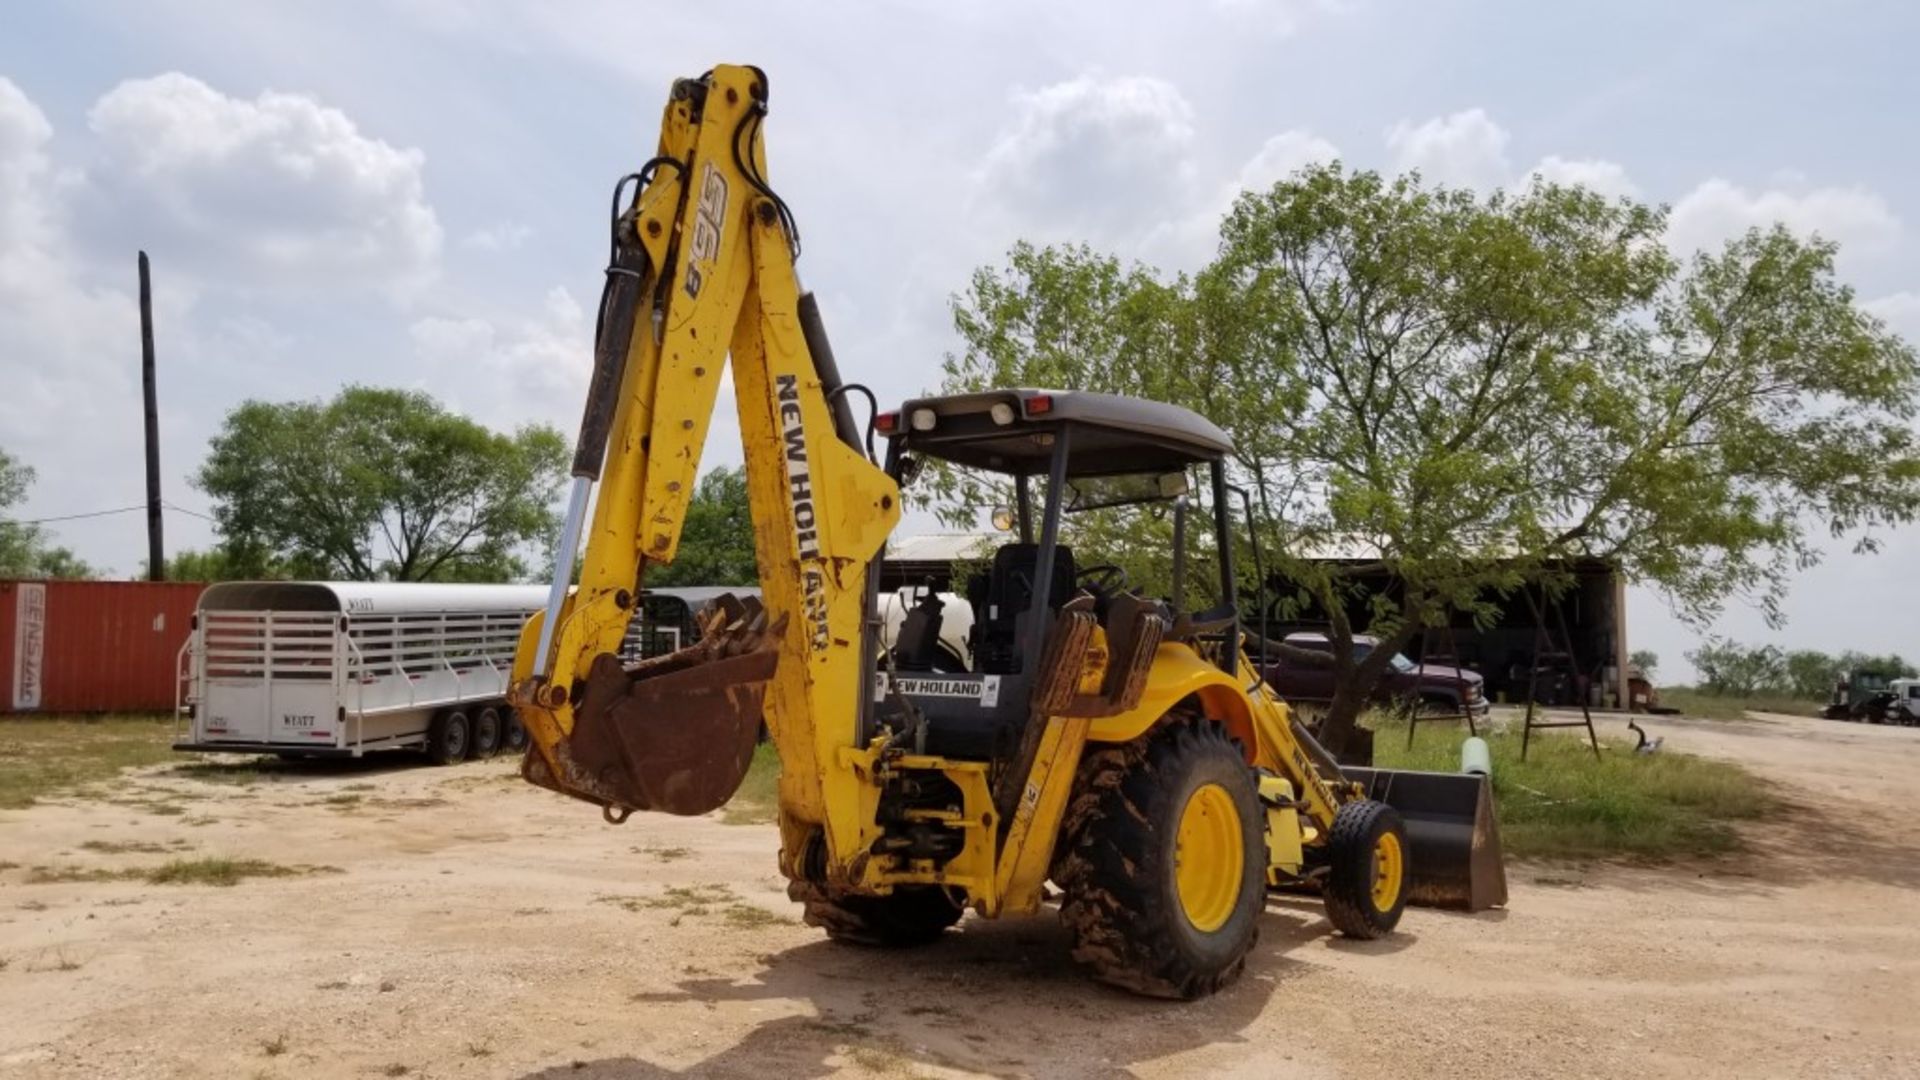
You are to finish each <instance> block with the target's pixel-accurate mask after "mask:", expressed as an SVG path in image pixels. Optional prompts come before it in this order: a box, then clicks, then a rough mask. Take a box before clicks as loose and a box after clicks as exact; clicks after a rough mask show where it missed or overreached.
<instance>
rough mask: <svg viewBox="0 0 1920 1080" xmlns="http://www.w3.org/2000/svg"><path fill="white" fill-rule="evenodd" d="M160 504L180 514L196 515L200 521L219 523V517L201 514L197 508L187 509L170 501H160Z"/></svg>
mask: <svg viewBox="0 0 1920 1080" xmlns="http://www.w3.org/2000/svg"><path fill="white" fill-rule="evenodd" d="M160 505H161V506H164V507H166V508H167V509H169V510H177V511H179V512H180V513H182V514H185V515H187V516H188V517H197V518H199V519H200V520H201V521H211V522H213V523H214V524H216V525H218V524H219V523H220V519H218V518H216V517H214V516H213V515H212V514H203V513H201V512H200V511H198V510H189V509H187V508H186V507H184V506H175V505H173V504H172V503H170V502H162V503H161V504H160Z"/></svg>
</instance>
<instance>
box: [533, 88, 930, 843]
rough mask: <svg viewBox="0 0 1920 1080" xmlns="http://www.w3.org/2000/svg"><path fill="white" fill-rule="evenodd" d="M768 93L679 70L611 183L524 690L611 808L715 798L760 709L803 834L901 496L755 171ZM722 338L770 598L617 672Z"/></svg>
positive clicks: (557, 748) (836, 732) (857, 681)
mask: <svg viewBox="0 0 1920 1080" xmlns="http://www.w3.org/2000/svg"><path fill="white" fill-rule="evenodd" d="M765 110H766V79H765V77H764V76H763V75H762V74H761V73H760V72H759V71H758V70H757V69H754V68H747V67H730V66H722V67H717V68H715V69H714V70H713V71H712V72H710V73H708V74H707V75H706V76H704V77H702V78H701V79H697V80H681V81H680V82H678V83H677V84H676V85H675V87H674V91H673V94H672V97H671V100H669V102H668V104H667V108H666V113H665V115H664V117H663V119H662V124H661V140H660V145H659V148H658V152H657V155H656V156H655V158H654V159H653V160H652V161H651V162H649V163H648V166H647V168H646V169H644V170H643V171H642V172H641V173H640V174H637V176H636V177H630V178H629V180H635V181H637V190H636V192H635V196H634V199H633V202H632V204H631V206H628V207H624V208H623V207H620V206H619V205H618V199H619V198H620V192H616V208H615V212H616V217H615V220H614V224H613V252H612V257H611V259H610V263H609V268H608V283H607V290H606V295H605V297H604V298H603V301H602V306H601V312H600V320H599V330H598V334H597V340H596V345H595V366H594V374H593V378H592V381H591V384H590V390H589V395H588V401H587V405H586V409H585V413H584V416H583V419H582V423H581V429H580V440H579V444H578V447H577V449H576V453H575V459H574V477H575V493H574V498H573V500H572V502H571V503H570V513H569V519H570V521H571V522H577V521H579V520H580V519H581V517H582V516H583V513H584V506H585V503H586V497H585V492H586V490H587V489H588V488H589V487H590V486H591V485H593V484H594V483H595V481H598V482H599V497H598V500H597V502H595V503H594V506H593V511H592V517H591V519H590V521H588V522H587V523H586V525H585V528H584V532H585V536H586V552H585V558H584V561H583V563H582V565H581V568H580V574H579V586H578V588H577V590H575V591H573V592H572V593H571V595H569V594H568V592H567V589H566V575H567V572H568V570H567V568H570V567H571V566H572V564H573V558H574V547H573V540H572V538H571V536H570V535H563V537H562V541H561V545H560V549H559V550H558V551H557V552H556V553H555V567H556V574H555V579H556V587H555V590H554V592H555V596H554V601H553V603H552V604H550V607H549V610H548V612H547V613H546V615H544V616H542V617H537V618H536V619H535V620H534V621H533V622H532V623H530V624H529V627H528V629H527V631H526V634H525V635H524V636H523V641H522V646H521V650H520V653H519V655H518V656H517V658H516V662H515V667H514V678H513V681H514V690H513V694H514V702H515V704H516V706H517V707H518V708H519V709H520V713H521V716H522V719H523V721H524V722H525V724H526V727H527V730H528V732H529V734H530V735H531V737H532V743H533V753H532V754H530V755H529V757H528V763H529V766H528V777H529V779H532V780H534V781H535V782H536V783H540V784H542V785H544V786H548V787H552V788H554V789H556V790H559V791H563V792H565V793H567V794H570V795H574V796H577V797H579V798H583V799H587V800H589V801H592V802H596V803H599V804H601V805H602V806H603V807H605V808H607V811H608V812H609V814H610V815H613V816H624V815H625V814H626V813H627V812H630V811H632V810H643V809H661V810H667V811H670V812H675V813H704V812H706V811H707V810H711V809H713V808H714V807H715V806H717V805H719V803H721V802H724V801H725V799H726V797H727V796H728V795H730V794H731V793H732V791H733V789H734V787H736V786H737V785H738V782H739V780H740V777H741V775H742V774H743V773H744V769H745V767H746V764H747V760H748V758H749V757H750V754H751V750H752V745H753V740H754V738H755V735H756V734H757V732H758V730H759V726H760V723H761V719H762V714H763V709H764V715H765V718H766V721H767V723H768V726H769V728H770V730H771V732H772V734H773V737H774V738H775V740H776V741H777V742H778V744H779V750H780V756H781V760H782V762H783V765H784V768H783V769H782V779H781V784H782V805H783V807H786V808H787V810H788V814H787V816H788V817H790V818H791V819H792V823H793V824H792V827H793V828H794V829H796V830H800V831H801V832H803V833H804V832H806V831H810V830H811V828H814V827H825V828H827V829H829V830H831V829H832V828H833V827H834V824H835V823H834V822H832V821H831V820H829V819H830V817H831V816H832V815H830V814H829V813H828V812H827V810H826V806H827V805H828V804H829V801H828V800H827V799H826V798H825V796H824V794H823V792H822V785H823V784H825V783H830V782H831V781H832V776H830V775H829V770H828V769H826V768H825V765H826V763H827V762H829V761H830V760H831V758H832V756H833V754H834V753H835V752H836V751H837V750H838V749H839V748H840V747H846V746H852V745H853V743H854V740H855V735H856V729H857V727H858V722H859V716H860V701H861V696H862V695H861V693H860V688H861V685H862V669H863V667H864V666H865V665H864V664H863V661H862V658H863V656H865V655H866V648H865V644H864V642H865V639H866V626H865V622H864V619H863V616H862V612H863V610H864V608H865V606H866V576H867V567H868V564H869V563H870V562H871V561H872V560H873V559H874V557H875V556H876V555H877V554H878V552H879V551H880V548H881V545H882V544H883V543H884V542H885V539H886V536H887V534H888V533H889V532H890V531H891V530H892V528H893V525H894V523H895V522H896V521H897V520H898V518H899V513H900V510H899V492H898V488H897V486H896V485H895V483H894V482H893V480H892V479H890V478H889V477H888V476H887V475H886V474H885V473H884V472H883V471H882V470H881V469H879V468H878V467H877V466H875V465H874V464H873V463H872V462H870V461H868V460H867V458H866V456H865V455H864V454H863V453H862V452H860V451H859V450H858V449H856V448H855V445H854V441H853V440H851V439H850V437H851V436H852V435H853V430H852V428H853V425H852V416H851V413H850V411H848V410H845V409H844V401H842V400H839V399H838V398H837V397H836V399H835V400H834V401H832V402H830V401H829V398H828V394H829V392H831V391H835V390H837V389H838V381H839V380H838V373H837V372H836V371H834V370H832V365H831V354H830V353H828V352H827V351H826V349H825V340H826V339H825V335H824V333H823V332H822V331H821V330H820V328H819V319H818V314H817V311H816V310H815V309H814V307H813V301H812V297H811V296H810V295H804V294H802V293H801V292H800V290H799V286H798V283H797V280H796V277H795V274H794V267H793V259H794V251H795V241H796V236H795V233H794V230H793V224H792V218H791V216H790V214H789V213H788V212H787V210H786V207H785V204H784V203H783V202H782V201H781V200H780V198H779V196H778V195H777V194H776V193H775V192H774V191H773V189H772V188H771V187H770V186H769V185H768V183H767V181H766V179H765V159H764V154H763V150H762V143H761V138H760V120H761V117H762V116H763V115H764V113H765ZM626 183H627V181H623V182H622V190H623V191H624V189H625V186H626ZM810 339H811V340H812V341H813V342H815V343H817V349H810V348H809V340H810ZM816 351H817V353H818V354H819V359H820V360H824V361H825V363H819V362H816ZM729 354H731V358H732V364H733V383H734V393H735V397H736V398H737V401H738V408H739V423H740V431H741V436H742V439H743V442H744V446H745V461H746V472H747V487H748V493H749V499H750V504H751V511H752V518H753V525H754V548H755V555H756V559H757V562H758V565H759V571H760V584H761V602H762V604H763V605H764V612H758V613H757V612H754V611H752V610H751V609H745V608H743V609H736V610H734V611H732V612H730V613H727V615H726V616H724V617H723V618H719V619H716V624H715V625H712V626H710V627H708V631H709V633H708V635H707V637H706V638H705V639H704V640H703V642H702V643H701V645H700V646H697V647H696V648H697V649H699V650H700V652H699V653H698V654H697V655H689V656H686V657H682V658H680V659H678V660H676V661H674V662H673V663H671V664H667V665H655V666H654V667H652V668H650V667H648V666H647V665H644V664H643V665H641V666H640V668H639V669H638V670H636V671H632V672H628V671H623V670H622V669H621V666H620V664H619V662H618V660H617V655H618V653H619V649H620V645H621V642H622V640H623V638H624V636H625V633H626V629H627V625H628V622H629V621H630V619H631V617H632V614H633V610H634V605H635V604H636V603H637V601H638V597H639V592H640V588H641V586H642V584H643V582H644V579H645V576H646V568H647V566H648V565H650V564H654V563H668V562H671V561H672V560H673V558H674V555H675V552H676V549H677V546H678V543H679V539H680V531H681V526H682V524H683V522H684V520H685V517H686V512H687V505H688V501H689V499H690V497H691V494H692V491H693V487H694V480H695V478H696V476H697V473H698V468H699V463H700V457H701V451H702V448H703V446H704V444H705V442H706V436H707V431H708V427H709V425H710V423H711V418H712V412H713V408H714V404H715V400H716V398H717V395H718V391H719V385H720V369H721V364H722V363H724V362H726V361H727V359H728V356H729ZM836 406H839V408H838V409H837V408H836ZM836 411H838V412H841V413H843V414H844V415H841V416H836ZM603 465H604V468H603ZM570 531H571V530H570ZM795 631H797V632H795ZM776 659H777V663H776V662H775V661H776ZM763 695H764V696H763ZM819 718H833V720H832V721H831V722H821V721H820V719H819ZM847 802H848V803H849V805H850V804H851V800H848V801H847ZM843 827H844V828H847V829H851V830H853V831H854V832H856V833H857V826H855V825H854V824H853V823H852V822H851V821H849V822H847V823H845V824H844V825H843ZM793 847H794V849H795V850H797V849H798V847H799V845H798V844H797V843H796V844H795V845H793Z"/></svg>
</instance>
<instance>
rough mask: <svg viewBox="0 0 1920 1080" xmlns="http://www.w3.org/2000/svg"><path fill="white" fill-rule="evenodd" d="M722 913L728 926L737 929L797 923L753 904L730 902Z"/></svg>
mask: <svg viewBox="0 0 1920 1080" xmlns="http://www.w3.org/2000/svg"><path fill="white" fill-rule="evenodd" d="M720 915H721V917H722V918H724V919H726V921H727V925H728V926H731V927H733V928H734V929H736V930H765V929H768V928H769V927H774V926H793V925H796V924H795V923H794V921H793V920H792V919H789V918H787V917H786V916H785V915H775V914H774V913H773V912H771V911H768V910H767V909H766V908H763V907H757V906H755V905H753V904H742V903H736V904H728V905H727V906H726V907H725V908H722V909H721V911H720Z"/></svg>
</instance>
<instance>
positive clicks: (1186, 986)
mask: <svg viewBox="0 0 1920 1080" xmlns="http://www.w3.org/2000/svg"><path fill="white" fill-rule="evenodd" d="M1064 834H1065V835H1064V836H1063V837H1062V845H1061V846H1062V848H1063V853H1062V854H1061V855H1060V856H1059V858H1058V859H1057V861H1056V862H1055V864H1054V869H1053V878H1054V880H1055V881H1056V882H1057V883H1058V884H1059V885H1060V887H1061V888H1062V889H1063V890H1064V891H1065V893H1066V899H1065V900H1064V901H1063V902H1062V903H1061V905H1060V920H1061V922H1063V923H1065V924H1066V925H1067V928H1068V929H1069V930H1070V931H1071V932H1072V933H1073V938H1074V948H1073V958H1074V959H1075V960H1078V961H1080V962H1081V963H1083V964H1086V965H1088V966H1089V967H1091V968H1092V969H1093V972H1094V974H1095V976H1096V977H1098V978H1099V979H1101V980H1102V981H1105V982H1109V983H1113V984H1114V985H1116V986H1121V987H1124V988H1126V989H1128V990H1132V991H1134V992H1135V993H1139V994H1147V995H1151V996H1153V997H1168V998H1185V999H1189V1000H1191V999H1193V998H1199V997H1205V996H1206V995H1208V994H1211V993H1214V992H1215V991H1217V990H1219V989H1220V988H1221V987H1224V986H1226V985H1227V984H1228V983H1230V982H1232V981H1233V980H1234V979H1236V978H1238V977H1239V975H1240V973H1241V971H1242V970H1243V969H1244V968H1245V966H1246V961H1247V953H1248V952H1249V951H1251V950H1252V948H1253V943H1254V941H1255V940H1256V939H1257V938H1258V937H1259V932H1260V928H1259V919H1260V912H1261V910H1262V908H1263V907H1264V906H1265V903H1266V884H1267V882H1266V877H1267V875H1266V867H1267V858H1266V844H1265V840H1264V835H1263V818H1262V815H1261V812H1260V800H1259V796H1258V793H1257V791H1256V788H1255V786H1254V776H1253V770H1252V769H1250V768H1248V767H1247V762H1246V759H1245V758H1244V757H1243V756H1242V755H1241V753H1240V750H1239V748H1238V747H1236V746H1235V745H1234V744H1233V742H1232V741H1231V740H1230V739H1228V738H1227V733H1226V730H1225V729H1224V728H1222V727H1221V726H1220V725H1219V724H1218V723H1216V722H1214V721H1212V720H1207V719H1203V718H1199V717H1173V718H1169V719H1168V720H1166V721H1163V722H1162V723H1161V724H1160V725H1159V726H1158V727H1157V728H1156V729H1155V730H1154V731H1153V732H1152V733H1151V734H1149V735H1148V736H1147V737H1145V738H1142V739H1138V740H1135V741H1134V742H1131V743H1127V744H1125V745H1121V746H1113V747H1103V748H1099V749H1096V750H1094V751H1092V752H1091V753H1089V754H1087V756H1086V758H1085V760H1083V761H1082V763H1081V766H1080V773H1079V775H1078V776H1077V777H1076V778H1075V780H1074V789H1073V796H1072V801H1071V802H1070V803H1069V809H1068V820H1067V823H1066V827H1065V830H1064Z"/></svg>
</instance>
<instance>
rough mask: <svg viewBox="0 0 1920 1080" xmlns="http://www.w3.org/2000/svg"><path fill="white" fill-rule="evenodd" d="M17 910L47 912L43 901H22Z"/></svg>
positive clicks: (45, 903)
mask: <svg viewBox="0 0 1920 1080" xmlns="http://www.w3.org/2000/svg"><path fill="white" fill-rule="evenodd" d="M19 908H20V910H21V911H45V910H47V902H46V901H45V900H22V901H20V903H19Z"/></svg>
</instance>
